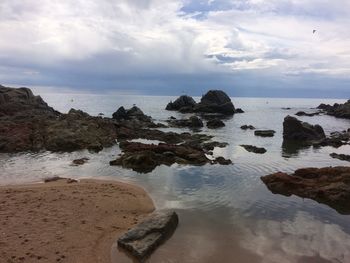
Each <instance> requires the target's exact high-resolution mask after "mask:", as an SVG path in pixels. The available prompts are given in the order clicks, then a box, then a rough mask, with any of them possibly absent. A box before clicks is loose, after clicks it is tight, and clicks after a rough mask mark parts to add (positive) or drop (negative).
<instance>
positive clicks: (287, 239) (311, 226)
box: [241, 212, 350, 262]
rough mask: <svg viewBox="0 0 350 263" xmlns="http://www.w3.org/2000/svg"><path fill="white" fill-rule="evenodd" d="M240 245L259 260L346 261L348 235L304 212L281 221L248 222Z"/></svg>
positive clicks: (349, 247) (349, 244)
mask: <svg viewBox="0 0 350 263" xmlns="http://www.w3.org/2000/svg"><path fill="white" fill-rule="evenodd" d="M241 245H242V246H243V247H244V248H246V249H248V250H251V251H255V252H256V253H257V254H258V255H260V256H262V258H263V261H262V262H312V261H311V260H312V259H313V260H314V261H313V262H324V261H325V260H326V261H329V262H350V235H349V234H347V233H346V232H344V231H343V230H342V229H341V228H340V227H339V226H337V225H335V224H331V223H328V224H327V223H326V224H325V223H324V222H321V221H319V220H317V218H315V217H313V216H311V215H309V214H307V213H305V212H298V213H297V214H296V216H295V218H293V219H290V220H285V221H282V222H279V221H274V220H260V221H257V222H252V223H251V224H249V226H246V228H245V229H244V235H243V236H242V241H241ZM306 258H308V259H309V260H310V261H303V259H306ZM318 260H319V261H318ZM322 260H323V261H322Z"/></svg>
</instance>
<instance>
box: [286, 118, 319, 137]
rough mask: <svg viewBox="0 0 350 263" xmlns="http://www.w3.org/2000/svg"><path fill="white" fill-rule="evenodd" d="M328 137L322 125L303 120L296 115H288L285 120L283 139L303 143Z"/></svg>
mask: <svg viewBox="0 0 350 263" xmlns="http://www.w3.org/2000/svg"><path fill="white" fill-rule="evenodd" d="M325 138H326V135H325V133H324V131H323V128H322V127H321V126H320V125H311V124H309V123H307V122H301V121H299V120H298V119H297V118H295V117H291V116H287V117H285V118H284V122H283V139H284V140H291V141H296V142H302V143H312V142H316V141H321V140H323V139H325Z"/></svg>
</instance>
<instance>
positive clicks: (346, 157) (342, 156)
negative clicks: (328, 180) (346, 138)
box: [330, 153, 350, 162]
mask: <svg viewBox="0 0 350 263" xmlns="http://www.w3.org/2000/svg"><path fill="white" fill-rule="evenodd" d="M330 156H331V157H332V158H335V159H339V160H342V161H348V162H350V155H348V154H337V153H331V154H330Z"/></svg>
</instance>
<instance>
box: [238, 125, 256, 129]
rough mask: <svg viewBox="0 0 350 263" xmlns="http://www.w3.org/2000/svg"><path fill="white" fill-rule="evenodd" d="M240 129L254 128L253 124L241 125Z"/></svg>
mask: <svg viewBox="0 0 350 263" xmlns="http://www.w3.org/2000/svg"><path fill="white" fill-rule="evenodd" d="M241 129H242V130H255V127H254V126H253V125H242V126H241Z"/></svg>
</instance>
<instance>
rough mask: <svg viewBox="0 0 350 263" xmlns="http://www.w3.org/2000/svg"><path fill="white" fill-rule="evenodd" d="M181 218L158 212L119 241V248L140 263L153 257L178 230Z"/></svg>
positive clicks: (171, 213) (169, 213) (174, 214)
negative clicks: (153, 253)
mask: <svg viewBox="0 0 350 263" xmlns="http://www.w3.org/2000/svg"><path fill="white" fill-rule="evenodd" d="M178 222H179V218H178V216H177V214H176V213H175V212H165V213H164V212H163V213H161V212H157V213H154V214H152V215H151V216H149V217H148V218H147V219H145V220H144V221H143V222H141V223H140V224H139V225H137V226H136V227H135V228H132V229H131V230H129V231H128V232H126V233H125V234H124V235H122V236H121V237H120V238H119V239H118V246H119V247H121V248H124V249H125V250H127V251H128V252H129V253H130V254H131V255H133V256H134V257H136V258H137V259H138V260H139V261H140V262H144V261H145V259H146V258H147V257H148V256H150V255H151V253H152V252H153V251H154V250H155V249H156V248H157V247H159V246H160V245H161V244H162V243H163V242H165V241H166V240H167V239H168V238H170V237H171V235H172V234H173V233H174V231H175V230H176V227H177V225H178Z"/></svg>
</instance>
